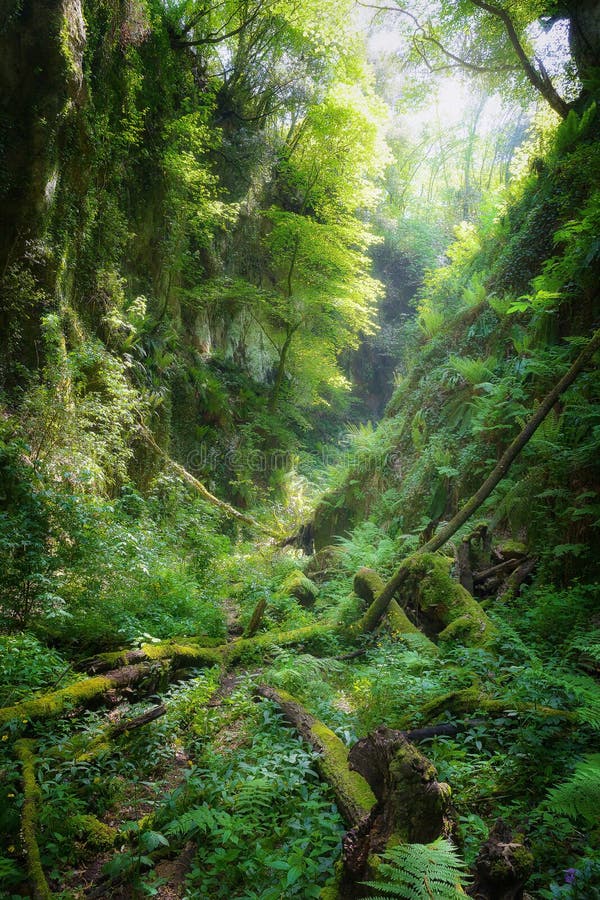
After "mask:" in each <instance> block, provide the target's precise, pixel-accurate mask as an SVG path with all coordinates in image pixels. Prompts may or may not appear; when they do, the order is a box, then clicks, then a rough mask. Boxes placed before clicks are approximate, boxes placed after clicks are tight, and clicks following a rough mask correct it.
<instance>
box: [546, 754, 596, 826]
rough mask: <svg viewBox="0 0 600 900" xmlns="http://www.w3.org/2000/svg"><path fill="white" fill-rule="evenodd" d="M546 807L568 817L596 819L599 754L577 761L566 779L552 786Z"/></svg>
mask: <svg viewBox="0 0 600 900" xmlns="http://www.w3.org/2000/svg"><path fill="white" fill-rule="evenodd" d="M546 803H547V805H548V808H549V809H551V810H552V811H553V812H554V813H557V814H558V815H561V816H568V817H569V818H570V819H579V818H582V819H585V820H586V821H587V822H589V823H590V824H593V823H594V822H596V821H597V817H598V804H599V803H600V754H598V753H596V754H594V755H592V756H588V757H587V758H586V759H585V760H582V761H581V762H579V763H577V765H576V766H575V770H574V772H573V774H572V775H571V777H570V778H569V779H568V781H565V782H563V784H559V785H558V787H555V788H553V789H552V790H551V791H550V792H549V794H548V799H547V801H546Z"/></svg>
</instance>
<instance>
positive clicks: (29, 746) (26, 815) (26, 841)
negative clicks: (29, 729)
mask: <svg viewBox="0 0 600 900" xmlns="http://www.w3.org/2000/svg"><path fill="white" fill-rule="evenodd" d="M34 750H35V743H34V741H30V740H20V741H16V743H15V752H16V754H17V757H18V759H19V761H20V763H21V768H22V781H23V806H22V807H21V838H22V840H23V850H24V853H25V860H26V863H27V874H28V875H29V883H30V886H31V891H32V896H33V898H34V900H50V898H51V897H52V893H51V891H50V888H49V887H48V882H47V881H46V876H45V875H44V869H43V868H42V861H41V857H40V848H39V846H38V841H37V822H38V816H39V811H40V805H41V802H42V792H41V791H40V788H39V786H38V783H37V779H36V777H35V759H36V758H35V753H34Z"/></svg>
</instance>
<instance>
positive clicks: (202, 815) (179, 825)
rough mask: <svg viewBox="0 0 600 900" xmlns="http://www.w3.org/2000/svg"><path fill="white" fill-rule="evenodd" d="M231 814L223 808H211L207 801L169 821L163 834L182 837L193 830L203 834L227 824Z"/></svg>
mask: <svg viewBox="0 0 600 900" xmlns="http://www.w3.org/2000/svg"><path fill="white" fill-rule="evenodd" d="M230 822H231V816H230V815H229V813H227V812H225V810H221V809H211V808H210V806H208V804H207V803H203V804H202V806H197V807H196V808H195V809H190V810H188V811H187V812H185V813H183V815H181V816H179V817H178V818H177V819H174V820H173V821H172V822H169V824H168V826H167V827H166V828H165V834H170V835H174V836H176V837H183V836H185V835H188V834H191V833H192V832H194V831H199V832H202V833H204V834H206V833H208V832H211V831H215V830H216V829H217V828H223V827H226V826H227V825H229V824H230Z"/></svg>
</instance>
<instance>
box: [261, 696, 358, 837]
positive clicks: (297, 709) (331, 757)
mask: <svg viewBox="0 0 600 900" xmlns="http://www.w3.org/2000/svg"><path fill="white" fill-rule="evenodd" d="M256 694H257V695H258V696H260V697H265V698H266V699H267V700H272V701H273V702H274V703H276V704H277V705H278V706H279V708H280V709H281V711H282V712H283V715H284V716H285V718H286V719H287V721H288V722H289V723H290V724H291V725H293V726H294V728H295V729H296V731H297V732H298V733H299V734H300V735H301V736H302V737H303V738H304V740H305V741H306V742H307V743H309V744H310V746H311V747H312V748H313V750H315V752H316V753H317V754H318V757H317V769H318V770H319V773H320V775H321V777H322V778H323V779H324V780H325V781H327V782H328V784H329V785H330V786H331V788H332V790H333V793H334V795H335V799H336V804H337V806H338V809H339V811H340V813H341V814H342V816H343V817H344V820H345V822H346V824H347V825H350V826H351V827H353V826H355V825H358V824H359V823H360V822H361V821H362V820H363V819H364V818H365V817H366V816H367V815H368V814H369V811H370V810H371V808H372V807H373V805H374V803H375V797H374V796H373V793H372V792H371V789H370V787H369V785H368V784H367V782H366V781H365V780H364V778H363V777H362V776H361V775H360V774H358V773H356V772H351V771H350V769H349V768H348V750H347V748H346V746H345V745H344V744H343V743H342V741H341V740H340V739H339V737H337V735H336V734H334V733H333V731H331V730H330V729H329V728H328V727H327V726H326V725H324V724H323V722H320V721H319V720H318V719H317V718H316V717H315V716H313V715H312V714H311V713H309V712H308V710H307V709H306V708H305V707H304V706H302V704H301V703H299V702H298V701H297V700H296V699H295V697H293V696H292V695H291V694H288V693H287V692H286V691H282V690H276V689H275V688H272V687H269V686H268V685H264V684H263V685H259V686H258V687H257V688H256Z"/></svg>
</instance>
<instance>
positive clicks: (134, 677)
mask: <svg viewBox="0 0 600 900" xmlns="http://www.w3.org/2000/svg"><path fill="white" fill-rule="evenodd" d="M335 634H336V626H334V625H331V624H329V623H325V624H316V625H307V626H305V627H303V628H297V629H294V630H293V631H269V632H265V633H264V634H259V635H256V636H255V637H252V638H238V639H237V640H235V641H231V643H228V644H221V645H220V646H218V647H198V646H196V645H194V644H180V643H177V642H176V641H166V642H164V643H160V644H143V645H142V647H141V648H140V649H139V650H122V651H118V652H117V653H109V654H100V655H99V656H97V657H95V661H94V665H97V666H100V667H102V666H104V665H105V664H108V663H110V664H113V665H114V664H115V663H118V662H125V663H127V661H128V660H132V659H135V663H131V664H125V665H122V666H121V667H120V668H116V669H112V670H109V671H106V672H105V673H104V674H102V675H93V676H92V677H90V678H85V679H83V680H81V681H77V682H75V684H71V685H69V686H68V687H65V688H61V689H60V690H58V691H50V692H49V693H47V694H42V695H41V696H40V697H34V698H32V699H31V700H23V701H21V702H20V703H16V704H14V705H13V706H5V707H2V708H0V726H2V725H6V724H7V723H8V722H10V721H12V720H14V719H21V720H22V721H23V722H24V723H25V722H29V721H34V720H38V719H49V718H53V717H56V716H60V715H62V714H63V713H65V712H68V711H69V710H71V709H73V707H78V706H82V707H87V706H90V705H92V704H94V703H100V702H102V700H103V699H105V698H106V697H110V696H111V693H112V692H120V691H122V690H124V689H125V688H132V687H134V686H139V685H140V683H142V682H143V681H144V679H149V680H150V681H151V683H152V684H153V685H156V682H157V681H161V682H165V681H168V680H169V679H172V678H173V677H174V676H176V675H177V674H178V673H181V671H182V670H185V669H189V668H196V667H198V668H200V667H209V666H220V667H228V666H231V665H233V664H234V663H236V662H239V661H240V660H241V659H243V658H244V657H248V656H249V655H251V654H253V653H256V652H257V651H260V652H264V651H265V650H267V649H269V648H271V647H285V646H289V645H290V644H292V645H293V644H310V643H311V642H313V643H315V642H318V641H321V640H325V641H327V640H328V639H329V638H331V637H333V636H334V635H335Z"/></svg>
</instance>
